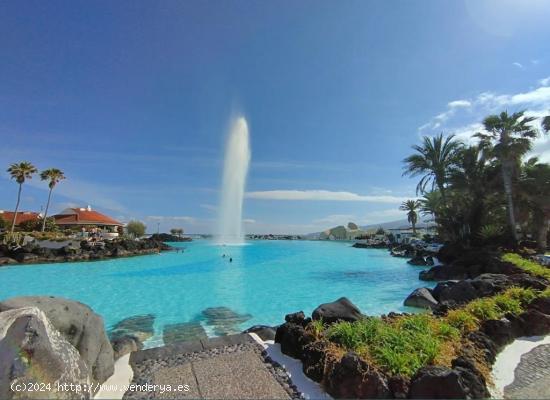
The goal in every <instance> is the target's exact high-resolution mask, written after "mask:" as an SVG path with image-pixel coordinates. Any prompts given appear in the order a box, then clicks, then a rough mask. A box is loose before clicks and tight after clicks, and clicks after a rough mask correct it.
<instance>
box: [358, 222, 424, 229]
mask: <svg viewBox="0 0 550 400" xmlns="http://www.w3.org/2000/svg"><path fill="white" fill-rule="evenodd" d="M410 225H411V224H409V221H407V220H406V219H400V220H397V221H390V222H384V223H381V224H371V225H365V226H361V227H360V228H361V229H363V230H366V231H368V230H369V229H378V228H379V227H382V228H384V229H397V228H402V227H404V226H410ZM427 225H428V221H427V220H424V221H419V222H418V223H417V224H416V226H417V227H418V228H424V227H426V226H427ZM430 225H433V223H430Z"/></svg>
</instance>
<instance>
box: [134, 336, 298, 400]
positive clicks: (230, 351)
mask: <svg viewBox="0 0 550 400" xmlns="http://www.w3.org/2000/svg"><path fill="white" fill-rule="evenodd" d="M130 365H131V367H132V370H133V372H134V378H133V380H132V384H134V385H135V387H134V388H133V389H132V387H130V390H128V391H127V392H126V393H125V395H124V398H125V399H144V398H151V397H155V398H161V399H176V398H178V399H180V398H193V399H291V398H297V397H298V393H297V392H296V390H295V388H294V387H293V385H292V384H291V382H290V380H289V377H288V375H287V374H286V372H285V371H284V370H283V369H282V368H281V367H280V366H278V365H274V364H272V363H270V362H268V361H266V353H265V351H264V349H263V348H262V347H261V346H259V345H258V344H257V343H256V342H255V341H254V340H253V339H252V338H251V337H250V336H249V335H246V334H240V335H231V336H223V337H219V338H213V339H206V340H200V341H196V342H182V343H177V344H173V345H169V346H164V347H160V348H154V349H148V350H143V351H138V352H135V353H132V355H131V357H130Z"/></svg>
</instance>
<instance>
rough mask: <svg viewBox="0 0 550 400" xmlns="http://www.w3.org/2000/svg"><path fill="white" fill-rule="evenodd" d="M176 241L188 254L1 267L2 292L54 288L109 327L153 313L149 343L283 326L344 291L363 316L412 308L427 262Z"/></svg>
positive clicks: (290, 246) (295, 246) (293, 245)
mask: <svg viewBox="0 0 550 400" xmlns="http://www.w3.org/2000/svg"><path fill="white" fill-rule="evenodd" d="M173 245H174V246H177V247H180V248H182V249H184V251H181V252H164V253H162V254H160V255H158V254H154V255H148V256H140V257H132V258H120V259H111V260H105V261H97V262H80V263H60V264H44V265H23V266H9V267H3V268H0V280H1V282H2V284H1V285H0V299H6V298H8V297H12V296H22V295H54V296H61V297H66V298H69V299H74V300H78V301H81V302H83V303H85V304H87V305H89V306H90V307H92V308H93V309H94V311H95V312H97V313H99V314H100V315H102V316H103V318H104V319H105V323H106V326H107V327H108V328H109V327H112V326H113V325H114V324H116V323H117V322H118V321H120V320H122V319H124V318H127V317H131V316H134V315H141V314H152V315H154V332H155V333H154V336H153V337H152V338H151V339H149V340H148V342H147V346H148V347H151V346H155V345H160V344H162V333H163V330H164V327H165V326H166V325H170V324H180V323H189V322H190V323H193V324H195V325H197V324H199V325H200V326H202V327H204V329H205V331H206V333H207V334H208V335H209V336H215V335H219V334H223V333H224V332H225V331H227V332H225V333H231V330H236V329H246V328H248V327H250V326H252V325H255V324H265V325H275V324H280V323H282V322H283V321H284V316H285V314H288V313H290V312H294V311H299V310H303V311H304V312H305V313H306V314H310V313H311V312H312V311H313V309H314V308H315V307H316V306H317V305H319V304H320V303H324V302H330V301H334V300H336V299H337V298H339V297H341V296H346V297H348V298H349V299H350V300H351V301H352V302H353V303H355V304H356V305H357V306H358V307H359V308H360V309H361V310H362V311H363V312H364V313H366V314H381V313H387V312H389V311H405V310H406V309H407V308H406V307H404V306H403V300H404V299H405V298H406V296H407V295H408V294H409V293H410V292H411V291H412V290H413V289H415V288H416V287H419V286H423V285H424V284H425V282H422V283H421V282H419V280H418V272H419V270H420V269H419V268H418V267H413V266H411V265H408V264H407V263H406V260H405V259H402V258H395V257H391V256H390V255H389V254H388V251H387V250H383V249H356V248H353V247H351V244H350V243H343V242H321V241H250V242H248V243H247V244H246V245H243V246H219V245H216V244H214V243H213V242H211V241H208V240H196V241H194V242H189V243H174V244H173ZM223 255H225V257H223ZM229 258H232V260H233V261H232V262H229ZM207 309H208V310H207ZM205 310H206V311H205ZM220 310H221V311H220ZM219 312H222V314H224V315H227V313H229V314H230V318H229V319H230V320H229V322H227V326H225V325H223V324H222V325H223V326H221V327H220V326H214V325H212V324H211V323H210V322H211V321H210V320H211V319H212V318H211V317H212V313H213V314H216V313H219ZM226 328H227V329H226ZM224 329H225V331H224Z"/></svg>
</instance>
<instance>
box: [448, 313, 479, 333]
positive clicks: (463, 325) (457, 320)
mask: <svg viewBox="0 0 550 400" xmlns="http://www.w3.org/2000/svg"><path fill="white" fill-rule="evenodd" d="M445 320H446V321H447V323H448V324H449V325H451V326H452V327H454V328H455V329H458V330H460V331H461V332H470V331H473V330H475V329H476V328H477V327H478V324H479V320H478V319H477V318H476V317H474V316H473V315H472V314H471V313H470V312H468V311H466V310H464V309H458V310H451V311H449V312H448V313H447V316H446V317H445Z"/></svg>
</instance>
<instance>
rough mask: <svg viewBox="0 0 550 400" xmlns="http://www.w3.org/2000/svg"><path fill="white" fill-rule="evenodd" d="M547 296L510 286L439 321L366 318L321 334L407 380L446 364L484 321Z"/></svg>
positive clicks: (429, 317) (412, 317)
mask: <svg viewBox="0 0 550 400" xmlns="http://www.w3.org/2000/svg"><path fill="white" fill-rule="evenodd" d="M547 292H549V289H546V291H544V292H542V293H540V292H537V291H535V290H533V289H523V288H516V287H514V288H510V289H508V290H506V291H504V292H502V293H500V294H498V295H495V296H493V297H486V298H481V299H477V300H474V301H472V302H470V303H469V304H467V305H465V306H464V307H462V308H459V309H455V310H451V311H449V312H448V313H447V315H446V316H445V317H442V318H440V317H436V316H434V315H432V314H427V313H423V314H415V315H407V316H399V317H397V318H389V319H382V318H379V317H371V318H365V319H361V320H359V321H356V322H339V323H336V324H333V325H331V326H330V327H329V328H328V330H327V331H325V332H324V333H320V335H323V334H324V335H325V336H326V338H327V339H328V340H330V341H331V342H332V343H335V344H336V345H338V346H340V347H341V348H343V349H345V350H347V351H354V352H356V353H357V354H359V355H360V356H361V357H362V358H364V359H365V360H367V362H369V363H371V365H374V366H376V367H378V368H380V369H382V370H383V371H385V372H387V373H390V374H401V375H404V376H408V377H411V376H413V375H414V374H415V373H416V372H417V371H418V370H419V369H420V368H422V367H423V366H426V365H433V364H438V365H446V366H449V365H450V363H451V360H452V359H454V358H455V357H456V354H457V350H458V348H459V347H460V346H461V338H462V334H465V333H468V332H471V331H474V330H476V329H478V328H479V326H480V324H481V323H482V322H483V321H485V320H488V319H500V318H502V317H503V316H504V315H506V314H508V313H512V314H520V313H522V312H523V311H524V309H525V306H526V305H527V304H528V303H530V302H531V301H532V300H534V299H535V298H536V297H539V296H542V295H545V293H547ZM547 295H548V294H547ZM321 326H322V324H321ZM311 329H312V330H313V331H316V330H317V328H314V327H313V328H311Z"/></svg>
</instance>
